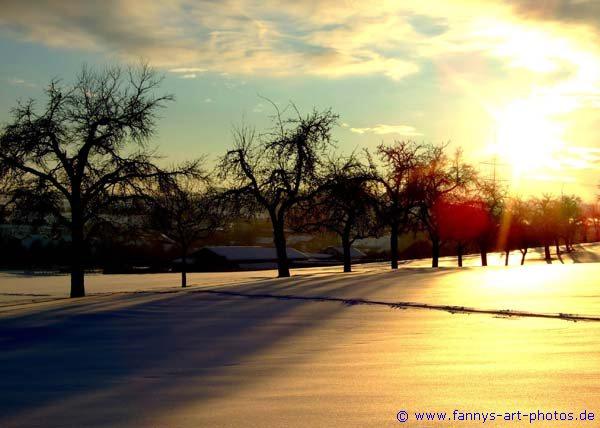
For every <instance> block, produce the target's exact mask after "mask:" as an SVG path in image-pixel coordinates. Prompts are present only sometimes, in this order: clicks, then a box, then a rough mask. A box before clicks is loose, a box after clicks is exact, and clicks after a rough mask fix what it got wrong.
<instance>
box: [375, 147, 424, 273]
mask: <svg viewBox="0 0 600 428" xmlns="http://www.w3.org/2000/svg"><path fill="white" fill-rule="evenodd" d="M426 154H427V151H426V147H424V146H423V145H421V144H417V143H415V142H413V141H396V142H394V144H392V145H387V146H386V145H384V144H381V145H380V146H379V147H378V148H377V155H378V160H379V162H378V163H376V162H375V161H374V160H373V159H372V158H371V157H370V156H369V164H370V169H371V174H372V175H373V177H374V179H375V181H376V182H377V185H378V187H379V195H378V198H377V202H378V204H377V210H378V213H379V218H380V220H381V222H382V223H384V224H385V225H387V226H388V227H389V228H390V263H391V267H392V269H398V236H399V234H400V233H401V232H403V231H406V230H407V229H408V225H409V222H410V215H411V212H412V210H413V209H414V208H415V206H416V205H417V200H416V196H417V195H416V187H417V186H415V184H416V183H415V179H416V177H417V174H415V171H416V170H420V168H422V167H424V164H425V163H426V162H427V160H428V158H427V157H426Z"/></svg>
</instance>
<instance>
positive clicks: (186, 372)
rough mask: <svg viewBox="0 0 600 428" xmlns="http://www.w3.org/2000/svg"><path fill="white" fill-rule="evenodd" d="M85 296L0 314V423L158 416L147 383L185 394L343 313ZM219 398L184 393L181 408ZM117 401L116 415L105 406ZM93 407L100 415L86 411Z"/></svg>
mask: <svg viewBox="0 0 600 428" xmlns="http://www.w3.org/2000/svg"><path fill="white" fill-rule="evenodd" d="M374 288H379V287H374ZM364 291H365V292H367V290H366V289H365V290H364ZM371 291H375V290H374V289H373V290H371ZM365 294H366V293H365ZM86 300H87V299H82V300H80V301H78V302H76V303H73V304H68V305H66V306H62V305H61V306H58V307H49V308H47V309H44V310H42V311H39V312H35V311H34V310H32V311H29V312H28V313H25V314H23V315H20V314H14V315H13V316H7V315H4V316H2V323H1V326H0V346H1V349H2V352H1V353H0V379H2V382H1V383H0V426H2V427H9V426H31V425H35V424H36V423H40V424H41V425H50V426H61V425H63V426H64V425H65V423H66V424H67V425H72V426H92V425H95V424H96V425H100V426H101V425H105V426H106V425H113V424H115V423H119V424H123V423H124V422H127V421H126V420H127V419H131V420H132V421H133V419H134V418H135V417H136V414H139V413H140V412H154V413H156V414H160V413H161V412H162V411H166V410H168V409H167V407H166V406H168V403H163V404H162V405H161V404H160V402H159V403H155V402H154V401H153V406H152V408H147V407H148V405H147V402H146V400H147V399H148V397H149V393H148V391H147V390H145V388H146V386H145V382H146V381H147V379H150V380H149V381H151V382H152V389H153V392H152V395H153V396H160V394H161V392H164V391H173V390H174V389H175V390H178V388H182V390H184V389H185V388H184V387H185V385H186V379H188V378H191V377H196V378H201V379H202V378H204V377H205V376H207V375H209V374H215V373H218V372H222V371H224V370H227V368H229V367H232V366H235V365H237V364H240V362H242V361H244V360H246V359H248V358H251V357H252V355H256V354H260V353H261V352H263V351H264V350H266V349H269V348H270V347H272V346H274V345H275V344H276V343H278V342H280V341H282V340H285V339H288V338H290V337H293V336H294V335H297V334H299V333H301V332H303V331H305V330H307V329H312V328H315V327H317V326H320V325H321V324H323V323H325V322H327V320H328V319H330V318H332V317H335V316H336V314H338V313H339V312H340V311H343V310H345V308H346V306H345V305H341V304H340V305H314V306H311V307H310V308H311V309H310V311H311V313H310V316H302V317H301V318H300V319H298V318H291V319H290V317H291V316H292V315H293V314H294V313H296V311H299V310H302V311H306V310H307V306H306V302H302V301H292V302H289V301H286V302H280V303H278V304H273V303H272V302H271V303H268V304H265V302H264V301H261V300H248V299H241V298H239V297H234V296H210V295H207V294H198V293H188V292H183V293H173V292H156V293H137V294H115V295H112V296H99V297H93V298H90V299H89V300H87V301H86ZM274 374H276V373H271V375H274ZM140 379H142V380H141V381H140ZM223 393H224V392H223V391H222V390H217V389H214V390H211V389H202V390H201V391H200V392H198V391H195V393H194V394H187V393H185V392H181V393H179V396H178V402H179V404H184V403H185V402H186V400H195V401H198V400H204V399H208V398H211V397H213V396H216V395H218V394H223ZM115 397H117V398H116V399H118V400H121V401H122V403H121V404H122V405H120V406H119V409H120V410H118V409H116V408H111V405H110V404H114V402H115ZM103 403H104V404H105V405H104V404H103ZM92 405H93V406H95V407H100V408H104V409H105V410H103V412H101V416H100V414H99V413H98V412H96V413H94V412H93V411H90V412H89V414H88V413H86V412H87V410H86V409H87V408H89V407H90V406H92ZM128 408H129V412H128V413H126V414H123V413H119V411H121V412H122V411H123V409H128ZM99 418H100V419H99Z"/></svg>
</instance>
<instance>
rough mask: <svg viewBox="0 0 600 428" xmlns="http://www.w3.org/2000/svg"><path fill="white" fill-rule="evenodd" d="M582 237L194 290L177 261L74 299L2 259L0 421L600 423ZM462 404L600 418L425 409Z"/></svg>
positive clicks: (221, 276) (599, 307) (204, 281)
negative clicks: (490, 416) (457, 259)
mask: <svg viewBox="0 0 600 428" xmlns="http://www.w3.org/2000/svg"><path fill="white" fill-rule="evenodd" d="M586 252H587V253H590V254H591V255H589V256H588V258H589V259H588V260H587V261H593V259H594V257H595V255H596V254H597V247H596V246H588V247H585V248H583V249H581V248H580V249H579V250H578V254H575V255H574V256H573V258H571V257H569V258H568V259H567V256H565V257H564V258H563V261H564V262H565V263H564V264H561V263H560V262H558V264H557V263H556V262H555V263H554V264H552V265H547V264H545V263H543V262H541V261H539V260H538V262H535V261H532V262H531V263H530V265H529V266H528V265H526V266H525V267H517V266H515V267H510V268H504V267H499V266H490V267H488V268H476V267H469V268H463V269H457V268H449V267H443V268H440V269H436V270H432V269H429V268H423V267H419V266H420V263H421V262H420V261H415V262H411V263H409V264H407V266H408V267H406V268H401V269H400V270H398V271H396V272H392V271H390V270H388V268H387V266H386V265H379V264H370V265H363V266H360V267H357V269H356V272H354V273H352V274H343V273H340V272H339V267H337V268H327V269H303V270H298V271H295V272H294V276H293V277H292V278H288V279H277V278H274V273H273V272H271V271H262V272H240V273H218V274H192V275H191V278H190V280H191V281H190V282H191V283H192V285H193V286H192V287H191V288H189V289H188V290H185V291H180V290H179V289H178V287H177V282H178V276H177V275H175V274H158V275H135V276H132V275H111V276H108V275H107V276H103V275H96V276H90V277H89V279H88V281H87V284H88V291H89V292H90V293H91V294H92V295H91V296H90V297H87V298H84V299H78V300H70V299H63V298H61V297H64V296H65V295H66V294H67V293H68V277H64V276H57V277H34V278H30V277H23V276H17V275H14V274H4V275H3V276H0V292H1V293H3V297H2V298H3V300H2V301H0V302H1V303H0V304H1V305H2V306H1V307H0V379H1V382H0V426H1V427H31V426H42V427H46V426H49V427H70V426H72V427H100V426H111V427H112V426H119V427H121V426H122V427H132V426H142V427H184V428H187V427H190V428H191V427H213V426H216V427H220V426H223V427H225V426H234V427H238V426H239V427H251V426H261V427H262V426H267V427H280V426H290V427H296V426H298V427H301V426H302V427H306V426H332V427H347V426H356V427H365V426H374V427H379V426H418V427H423V426H458V427H461V426H482V425H483V426H506V427H510V426H531V425H534V426H542V427H547V426H590V427H591V426H597V424H598V420H600V382H598V380H599V379H600V341H599V340H598V337H600V322H597V321H578V322H573V321H569V320H568V319H566V318H569V317H574V318H577V317H580V316H583V317H588V318H595V317H600V282H599V281H598V278H600V264H597V263H580V264H577V263H569V261H576V260H573V259H574V258H575V259H576V258H578V257H582V255H583V256H585V254H586ZM491 259H493V257H492V258H491ZM517 259H518V257H517V256H516V255H515V256H514V261H515V262H517ZM498 260H499V256H498ZM579 260H580V261H581V259H579ZM423 263H424V262H423ZM449 263H452V260H451V259H448V260H445V261H444V264H449ZM131 291H140V292H137V293H132V292H131ZM40 295H42V296H40ZM32 301H33V303H32ZM411 305H416V306H417V307H411ZM470 310H474V311H484V312H487V313H471V312H469V311H470ZM507 310H509V311H519V314H520V315H521V316H509V315H510V314H511V313H510V312H506V311H507ZM454 409H458V410H460V411H462V412H492V411H493V412H517V411H520V412H522V413H525V412H529V411H537V410H543V411H547V412H550V411H554V410H556V411H565V412H575V413H576V416H578V415H579V413H580V412H581V411H583V410H586V411H588V412H590V411H591V412H594V413H595V414H596V419H595V421H593V422H582V421H573V422H570V423H564V422H563V423H561V422H558V423H557V422H551V423H548V422H537V423H534V424H530V423H529V421H528V420H522V421H521V422H519V421H514V420H513V421H511V422H503V421H502V422H499V421H495V422H490V421H487V422H486V423H485V424H483V423H482V421H476V422H470V423H469V422H462V421H452V422H449V421H445V422H443V423H442V422H417V421H415V417H414V412H442V411H447V412H452V411H453V410H454ZM400 410H406V411H407V412H408V415H409V420H408V422H407V423H404V424H401V423H400V422H398V421H397V420H396V415H397V413H398V412H399V411H400Z"/></svg>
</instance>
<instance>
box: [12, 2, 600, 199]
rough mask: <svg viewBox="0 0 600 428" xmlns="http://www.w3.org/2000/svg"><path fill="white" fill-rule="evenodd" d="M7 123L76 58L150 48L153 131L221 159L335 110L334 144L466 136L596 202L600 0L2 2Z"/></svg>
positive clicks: (513, 181) (474, 149)
mask: <svg viewBox="0 0 600 428" xmlns="http://www.w3.org/2000/svg"><path fill="white" fill-rule="evenodd" d="M0 10H1V13H0V56H1V57H2V62H1V63H0V123H6V122H8V121H9V120H10V109H11V107H12V106H14V105H15V103H16V101H17V100H18V99H28V98H34V99H40V100H41V99H43V89H44V87H45V85H47V84H48V82H49V81H50V80H51V79H52V78H62V79H63V80H64V81H67V82H68V81H69V80H72V79H74V77H75V76H76V74H77V73H78V71H79V70H80V69H81V67H82V65H83V64H84V63H85V64H88V65H93V66H96V67H100V68H101V67H105V66H107V65H118V64H131V63H135V62H138V61H140V59H142V60H145V61H148V62H149V63H150V64H151V65H152V66H154V67H155V68H156V69H157V70H158V71H159V72H160V73H163V74H164V76H165V80H164V82H163V85H162V87H161V90H163V91H164V92H165V93H172V94H174V95H175V98H176V101H175V102H173V103H171V104H170V105H169V106H168V108H167V109H165V110H164V111H162V112H161V119H160V120H159V122H158V127H157V133H156V136H155V137H154V144H155V145H156V146H158V148H159V151H160V152H161V153H163V154H164V155H166V156H167V159H169V160H172V161H179V160H183V159H188V158H192V157H198V156H201V155H204V154H206V155H208V157H209V159H212V160H214V159H216V158H217V157H218V156H219V155H221V154H222V153H224V152H225V151H226V150H227V148H228V147H229V146H230V145H231V142H232V137H231V129H232V127H233V126H235V125H238V124H240V123H241V122H245V123H247V124H251V125H255V126H256V127H257V128H258V129H259V130H260V129H264V128H265V127H267V126H268V124H269V115H270V114H272V112H273V111H272V108H271V107H270V106H269V104H268V102H266V101H265V100H264V98H263V97H265V98H268V99H270V100H273V101H274V102H276V103H277V104H279V105H286V104H287V103H289V102H290V101H292V102H294V103H295V104H296V105H297V106H298V107H299V109H300V110H301V111H304V112H308V111H309V110H310V109H312V108H313V107H316V108H318V109H325V108H329V107H331V108H332V109H333V110H334V111H335V112H336V113H338V114H339V115H340V121H339V122H340V123H339V126H338V127H337V128H336V129H335V131H334V137H335V140H336V141H337V145H338V148H339V150H340V151H342V152H350V151H352V150H361V149H363V148H368V149H369V150H371V151H373V150H374V149H375V148H376V147H377V145H378V144H380V143H382V142H383V143H392V142H393V141H394V140H403V139H413V140H416V141H423V142H433V143H444V142H450V144H451V147H461V148H462V149H463V150H464V153H465V156H466V157H467V159H468V160H469V161H470V162H472V163H473V164H474V165H475V166H476V167H477V168H479V169H480V170H481V173H482V175H483V176H487V177H491V176H492V175H493V170H494V168H493V167H492V164H493V163H495V164H496V168H495V169H496V177H497V178H498V179H499V180H503V181H502V182H503V183H505V184H506V185H508V186H510V188H511V190H512V191H513V193H516V194H521V195H523V196H526V195H531V194H533V195H538V194H541V193H544V192H552V193H560V192H565V193H577V194H580V195H581V196H582V197H583V198H584V199H588V200H591V199H595V198H596V195H597V194H598V188H597V184H598V183H599V182H600V180H599V178H600V177H599V175H600V174H599V172H600V136H599V133H598V130H600V0H588V1H586V0H545V1H537V0H508V1H494V0H487V1H482V2H477V1H466V0H465V1H461V0H455V1H449V0H446V1H431V0H402V1H376V2H365V1H343V0H331V1H330V0H321V1H317V0H296V1H289V2H285V1H284V2H282V1H274V0H263V1H249V0H248V1H246V0H205V1H186V0H172V1H162V2H147V1H142V0H106V1H102V2H98V1H94V0H80V1H69V0H28V1H23V0H18V1H17V0H0Z"/></svg>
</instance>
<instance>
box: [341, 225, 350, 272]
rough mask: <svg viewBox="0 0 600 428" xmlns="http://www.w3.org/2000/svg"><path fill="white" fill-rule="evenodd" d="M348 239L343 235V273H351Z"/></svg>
mask: <svg viewBox="0 0 600 428" xmlns="http://www.w3.org/2000/svg"><path fill="white" fill-rule="evenodd" d="M350 247H351V243H350V237H349V236H348V235H347V234H346V233H344V234H343V235H342V248H343V251H344V272H352V255H351V254H350Z"/></svg>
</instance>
